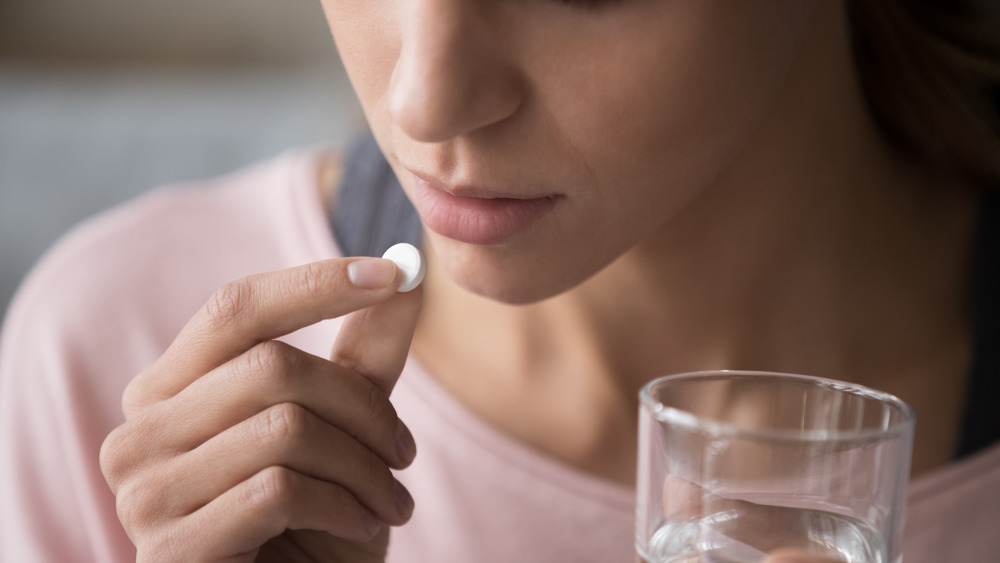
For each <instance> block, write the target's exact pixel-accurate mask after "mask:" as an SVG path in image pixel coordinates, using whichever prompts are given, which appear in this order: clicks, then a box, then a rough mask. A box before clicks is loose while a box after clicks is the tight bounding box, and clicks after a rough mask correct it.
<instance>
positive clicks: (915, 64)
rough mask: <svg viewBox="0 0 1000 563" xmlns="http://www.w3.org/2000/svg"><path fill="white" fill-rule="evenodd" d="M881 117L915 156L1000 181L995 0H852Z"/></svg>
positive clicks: (857, 51)
mask: <svg viewBox="0 0 1000 563" xmlns="http://www.w3.org/2000/svg"><path fill="white" fill-rule="evenodd" d="M848 11H849V17H850V21H851V29H852V41H853V47H854V56H855V59H856V64H857V67H858V72H859V75H860V77H861V83H862V86H863V88H864V91H865V95H866V97H867V99H868V103H869V105H870V106H871V108H872V111H873V113H874V115H875V118H876V120H877V121H878V122H879V124H880V126H881V127H882V128H883V130H884V131H885V133H886V134H887V136H888V137H889V138H890V139H891V140H892V141H893V142H894V143H896V144H897V145H898V146H899V147H900V148H901V149H902V150H904V151H905V152H907V153H909V154H910V155H912V156H914V157H916V158H920V159H922V160H925V161H927V162H928V163H930V164H932V165H934V166H938V167H941V168H944V169H947V170H950V171H952V172H953V173H956V174H958V175H959V176H961V177H962V178H964V179H965V180H966V181H967V182H970V183H972V184H978V185H984V184H992V185H1000V111H998V104H1000V7H998V6H997V2H995V1H989V0H960V1H959V0H849V2H848Z"/></svg>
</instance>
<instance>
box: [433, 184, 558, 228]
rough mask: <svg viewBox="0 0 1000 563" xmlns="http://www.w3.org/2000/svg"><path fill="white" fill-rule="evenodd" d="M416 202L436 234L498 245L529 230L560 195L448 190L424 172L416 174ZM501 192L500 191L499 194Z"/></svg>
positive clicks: (553, 204)
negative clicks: (512, 194) (496, 193)
mask: <svg viewBox="0 0 1000 563" xmlns="http://www.w3.org/2000/svg"><path fill="white" fill-rule="evenodd" d="M413 180H414V182H413V183H414V187H415V194H414V196H415V197H414V202H413V203H414V205H415V206H416V208H417V212H418V213H420V218H421V220H423V223H424V225H425V226H426V227H427V228H429V229H430V230H432V231H434V232H435V233H437V234H439V235H441V236H444V237H447V238H450V239H454V240H457V241H460V242H464V243H468V244H475V245H484V246H486V245H495V244H500V243H502V242H504V241H507V240H508V239H511V238H513V237H514V236H516V235H517V234H518V233H521V232H523V231H525V230H527V229H528V228H529V227H530V226H531V225H532V224H533V223H535V222H536V221H538V220H539V219H541V218H542V217H543V216H544V215H545V214H547V213H548V212H550V211H551V210H552V209H553V208H554V207H555V205H556V202H557V201H558V200H559V196H549V195H546V196H541V197H497V195H494V194H492V193H491V192H489V191H488V190H484V189H482V188H477V187H472V186H461V187H456V188H454V189H448V188H447V187H446V186H445V185H444V184H442V183H439V182H437V181H435V180H434V179H433V178H430V177H428V176H426V175H423V174H419V175H418V174H416V173H414V174H413ZM498 195H499V194H498Z"/></svg>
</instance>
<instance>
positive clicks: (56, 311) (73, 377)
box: [0, 242, 135, 562]
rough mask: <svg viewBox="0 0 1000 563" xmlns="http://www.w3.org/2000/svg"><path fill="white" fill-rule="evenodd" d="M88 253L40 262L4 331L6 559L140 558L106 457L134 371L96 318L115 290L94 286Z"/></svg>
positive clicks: (62, 253)
mask: <svg viewBox="0 0 1000 563" xmlns="http://www.w3.org/2000/svg"><path fill="white" fill-rule="evenodd" d="M85 250H86V249H84V248H81V246H80V245H79V244H77V243H76V242H74V243H72V244H70V245H68V246H67V245H62V247H61V248H57V249H56V250H55V251H54V252H53V253H51V254H50V256H49V257H48V258H47V259H46V260H45V261H43V263H42V264H40V266H39V267H37V268H36V270H35V272H34V273H33V274H32V275H31V276H30V277H29V278H28V279H27V280H26V282H25V283H24V284H23V285H22V287H21V289H20V290H19V292H18V294H17V295H16V296H15V298H14V301H13V302H12V303H11V307H10V310H9V311H8V316H7V319H6V322H5V323H4V328H3V332H2V336H0V561H26V562H33V561H80V562H85V561H134V560H135V550H134V548H133V546H132V544H131V542H130V541H129V539H128V537H127V536H126V534H125V532H124V530H123V529H122V527H121V525H120V524H119V522H118V519H117V516H116V511H115V498H114V496H113V495H112V494H111V491H110V490H109V489H108V487H107V485H106V484H105V482H104V478H103V476H102V475H101V471H100V467H99V462H98V454H99V451H100V447H101V443H102V441H103V440H104V437H105V436H106V435H107V434H108V432H110V430H111V429H112V428H114V427H115V426H116V425H118V424H120V422H121V417H122V415H121V410H120V407H119V404H120V397H121V390H122V388H123V387H124V385H125V383H127V381H128V376H126V375H124V374H122V375H118V374H116V373H115V370H114V369H108V368H109V366H111V365H113V364H115V363H118V362H119V361H120V359H121V355H120V354H118V353H116V351H115V348H114V343H113V342H109V339H110V338H111V334H112V333H113V331H110V330H108V328H109V327H108V326H107V324H106V321H107V319H102V318H101V316H100V315H96V316H95V315H94V312H95V311H97V310H100V309H101V308H102V307H105V306H107V305H108V299H107V298H108V295H107V291H103V292H96V293H92V292H90V290H91V289H92V284H91V283H88V281H87V280H86V278H87V277H88V276H87V272H86V271H83V272H80V269H81V268H84V270H86V265H85V264H83V263H81V261H80V260H79V257H78V256H74V254H76V253H78V252H82V251H85ZM84 255H85V254H84ZM81 273H82V274H83V275H80V274H81ZM90 277H93V276H90ZM88 293H89V295H87V294H88ZM119 369H121V368H119ZM126 369H127V368H126Z"/></svg>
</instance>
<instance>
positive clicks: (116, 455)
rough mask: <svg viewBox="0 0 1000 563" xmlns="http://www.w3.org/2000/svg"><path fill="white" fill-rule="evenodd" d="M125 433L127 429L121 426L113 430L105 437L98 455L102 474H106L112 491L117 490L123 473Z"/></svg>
mask: <svg viewBox="0 0 1000 563" xmlns="http://www.w3.org/2000/svg"><path fill="white" fill-rule="evenodd" d="M124 434H125V430H124V429H123V427H121V426H119V427H118V428H115V429H114V430H112V431H111V433H110V434H108V435H107V437H105V438H104V442H102V443H101V452H100V454H99V455H98V461H99V463H100V465H101V474H103V475H104V480H105V481H107V482H108V485H110V486H111V492H113V493H114V492H116V491H117V488H118V483H119V482H120V480H121V475H122V473H123V471H122V465H123V464H122V458H123V455H122V453H123V451H122V450H123V449H124V448H123V447H122V442H123V441H124Z"/></svg>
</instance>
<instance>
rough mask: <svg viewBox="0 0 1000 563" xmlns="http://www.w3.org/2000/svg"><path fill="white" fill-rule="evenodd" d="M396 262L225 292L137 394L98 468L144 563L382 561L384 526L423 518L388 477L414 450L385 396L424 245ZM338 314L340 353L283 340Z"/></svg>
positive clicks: (398, 361)
mask: <svg viewBox="0 0 1000 563" xmlns="http://www.w3.org/2000/svg"><path fill="white" fill-rule="evenodd" d="M407 246H409V245H407ZM410 249H412V251H411V250H410ZM414 252H415V253H416V254H414ZM387 258H389V259H388V260H383V259H378V258H341V259H334V260H327V261H324V262H318V263H314V264H309V265H306V266H301V267H298V268H292V269H289V270H283V271H279V272H272V273H267V274H259V275H254V276H250V277H248V278H245V279H242V280H239V281H236V282H233V283H230V284H227V285H225V286H223V287H222V288H220V289H219V290H218V291H216V293H215V294H214V295H213V297H212V298H211V299H210V300H209V301H208V302H207V303H206V304H205V306H204V307H202V309H201V310H199V311H198V312H197V313H196V314H195V316H194V317H193V318H192V319H191V320H190V321H189V322H188V324H187V326H185V328H184V329H183V330H182V331H181V333H180V334H179V335H178V336H177V338H176V339H175V340H174V342H173V344H172V345H171V346H170V347H169V348H168V349H167V351H166V352H165V353H164V354H163V355H162V356H161V357H160V358H159V360H157V362H156V363H154V364H153V365H152V366H150V367H149V368H148V369H147V370H145V371H144V372H143V373H142V374H140V375H139V376H138V377H136V378H135V379H134V380H133V382H132V383H131V384H130V385H129V386H128V388H127V390H126V393H125V397H124V399H123V411H124V413H125V417H126V422H125V423H124V424H123V425H122V426H120V427H118V428H117V429H116V430H115V431H113V432H112V433H111V434H110V435H109V436H108V438H107V440H106V441H105V443H104V445H103V447H102V451H101V467H102V471H103V472H104V474H105V478H106V479H107V481H108V484H109V485H110V487H111V489H112V491H113V492H115V494H116V496H117V501H118V505H119V513H120V514H121V520H122V523H123V525H124V526H125V528H126V531H128V533H129V536H130V537H131V539H132V540H133V542H134V543H135V544H136V546H137V549H138V554H139V559H140V560H142V559H143V558H144V557H148V556H151V555H154V554H159V555H162V554H164V553H172V552H177V553H179V552H178V551H177V550H178V549H180V550H181V551H183V553H184V556H185V557H190V558H194V559H198V560H206V561H214V560H221V559H226V560H229V561H255V560H256V561H262V560H271V559H273V560H284V558H285V555H284V554H286V553H287V552H288V550H293V551H297V552H299V553H302V554H303V555H306V556H309V557H312V558H313V559H321V560H326V561H345V562H346V561H350V562H351V563H368V562H382V561H384V557H385V552H386V546H387V545H388V533H389V532H388V527H387V526H386V524H389V525H399V524H402V523H404V522H406V520H408V519H409V516H410V513H411V512H412V510H413V501H412V499H411V498H410V496H409V493H408V492H407V491H406V489H405V488H404V487H403V486H402V485H401V484H399V483H398V482H397V481H396V480H395V478H394V477H393V476H392V473H391V472H390V468H397V469H398V468H403V467H406V466H407V465H409V464H410V463H411V462H412V460H413V457H414V455H415V454H416V449H415V446H414V443H413V438H412V436H411V435H410V433H409V430H408V429H407V428H406V426H405V425H404V424H403V422H402V421H400V420H399V419H398V417H397V416H396V413H395V410H394V409H393V407H392V405H391V403H390V402H389V400H388V397H389V393H390V392H391V390H392V387H393V385H394V384H395V382H396V379H397V378H398V377H399V373H400V371H401V370H402V367H403V364H404V363H405V361H406V357H407V354H408V351H409V345H410V340H411V338H412V336H413V329H414V326H415V324H416V319H417V314H418V312H419V309H420V301H421V299H420V295H421V292H420V291H415V288H416V287H417V286H418V285H419V283H420V280H421V279H422V276H423V272H424V271H426V266H425V265H424V262H423V257H422V255H421V254H420V253H419V251H417V250H416V249H415V248H413V247H409V248H399V249H397V250H395V251H393V253H391V254H387ZM339 316H345V319H344V324H343V328H342V329H341V331H340V333H339V335H338V338H337V340H336V342H335V343H334V345H333V351H332V355H331V359H330V360H327V359H324V358H320V357H316V356H313V355H310V354H307V353H305V352H303V351H301V350H298V349H296V348H293V347H291V346H289V345H287V344H284V343H281V342H279V341H277V340H275V339H276V338H278V337H280V336H282V335H284V334H288V333H290V332H293V331H295V330H297V329H299V328H302V327H304V326H307V325H310V324H313V323H315V322H317V321H319V320H320V319H329V318H334V317H339ZM373 538H374V539H373ZM179 540H182V542H183V545H179V544H178V541H179ZM272 554H274V556H273V557H272ZM278 554H281V555H278Z"/></svg>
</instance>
